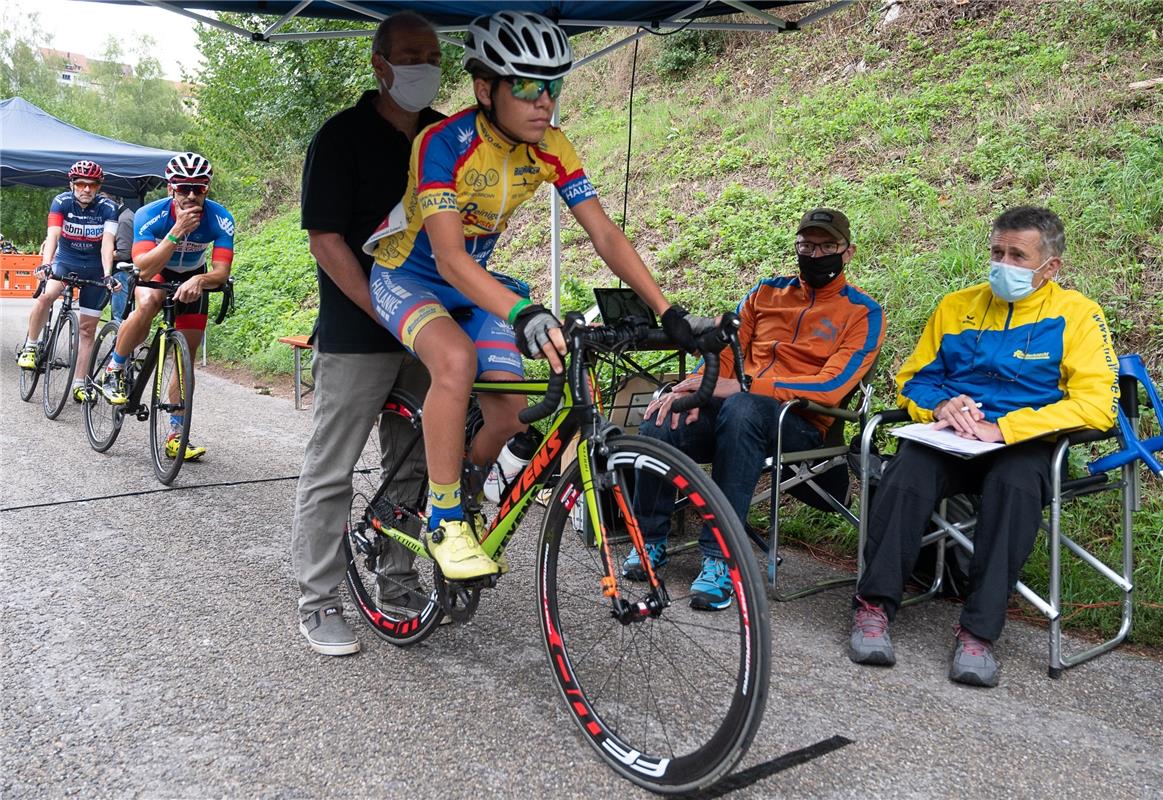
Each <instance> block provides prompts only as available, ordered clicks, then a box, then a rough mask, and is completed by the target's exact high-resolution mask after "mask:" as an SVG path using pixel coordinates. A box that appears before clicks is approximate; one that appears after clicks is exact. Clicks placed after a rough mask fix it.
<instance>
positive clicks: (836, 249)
mask: <svg viewBox="0 0 1163 800" xmlns="http://www.w3.org/2000/svg"><path fill="white" fill-rule="evenodd" d="M847 249H848V243H847V242H820V243H819V244H817V243H816V242H805V241H803V240H802V239H801V240H799V241H797V242H796V252H797V253H799V254H800V255H801V256H810V255H814V254H815V253H816V251H817V250H818V251H820V255H822V256H834V255H836V254H837V253H842V252H844V251H845V250H847Z"/></svg>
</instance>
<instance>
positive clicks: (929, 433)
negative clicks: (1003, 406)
mask: <svg viewBox="0 0 1163 800" xmlns="http://www.w3.org/2000/svg"><path fill="white" fill-rule="evenodd" d="M891 432H892V435H893V436H899V437H900V438H901V439H909V440H911V441H914V442H920V443H921V444H924V445H928V446H929V447H935V448H937V449H938V450H944V451H945V452H946V453H953V454H954V455H958V456H961V457H962V458H973V456H979V455H981V454H982V453H988V452H990V451H991V450H997V449H998V448H1001V447H1005V443H1003V442H982V441H980V440H978V439H963V438H961V437H960V436H958V435H957V434H955V433H952V432H951V431H950V430H949V429H947V428H942V429H941V430H939V431H935V430H933V426H932V424H931V423H927V422H915V423H913V424H912V425H902V426H901V427H899V428H893V429H892V431H891Z"/></svg>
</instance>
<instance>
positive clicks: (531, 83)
mask: <svg viewBox="0 0 1163 800" xmlns="http://www.w3.org/2000/svg"><path fill="white" fill-rule="evenodd" d="M507 80H508V81H509V86H510V87H512V90H513V97H516V98H517V99H518V100H530V101H532V100H536V99H537V98H538V97H540V96H541V93H542V92H549V99H550V100H556V99H557V96H558V95H560V94H561V86H562V84H563V83H565V78H554V79H553V80H551V81H547V80H544V79H540V78H508V79H507Z"/></svg>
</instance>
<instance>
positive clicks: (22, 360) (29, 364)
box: [16, 344, 36, 369]
mask: <svg viewBox="0 0 1163 800" xmlns="http://www.w3.org/2000/svg"><path fill="white" fill-rule="evenodd" d="M16 366H18V367H20V368H21V369H36V345H34V344H30V345H26V346H25V348H24V349H23V350H21V351H20V355H18V356H17V357H16Z"/></svg>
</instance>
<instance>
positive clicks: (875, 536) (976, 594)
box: [857, 441, 1054, 641]
mask: <svg viewBox="0 0 1163 800" xmlns="http://www.w3.org/2000/svg"><path fill="white" fill-rule="evenodd" d="M1053 452H1054V445H1053V443H1050V442H1044V441H1032V442H1023V443H1021V444H1016V445H1011V446H1010V447H1006V448H1003V449H1001V450H997V451H995V452H993V453H988V454H986V455H983V456H978V457H976V458H972V459H963V458H960V457H958V456H954V455H950V454H948V453H944V452H942V451H940V450H936V449H933V448H931V447H926V446H925V445H923V444H917V443H915V442H907V441H906V442H902V443H901V446H900V449H899V450H898V452H897V455H896V456H895V457H894V458H892V459H891V460H890V461H889V463H888V465H887V467H885V471H884V477H883V478H882V479H881V481H880V485H879V487H878V488H877V490H876V496H875V498H874V499H873V501H872V509H871V511H870V512H869V522H868V541H867V542H866V543H865V546H864V575H863V576H862V577H861V579H860V583H859V585H858V586H857V593H858V594H859V595H860V596H861V597H863V598H864V599H865V600H867V601H869V602H872V603H877V604H879V605H882V606H884V609H885V611H886V612H887V613H888V617H889V619H892V618H893V617H894V616H895V615H896V612H897V609H898V608H900V602H901V594H902V592H903V591H904V585H905V580H906V578H908V576H909V575H910V574H912V571H913V566H914V565H915V563H916V560H917V556H918V554H919V553H920V550H921V537H922V536H923V535H924V534H925V532H926V531H928V530H929V518H930V516H931V514H932V513H933V511H934V510H935V509H936V508H937V504H938V503H939V502H940V500H941V499H942V498H945V497H950V496H952V495H955V494H962V493H966V494H980V495H981V512H980V514H979V515H978V519H977V527H976V528H975V532H974V535H973V547H974V550H973V558H972V560H971V561H970V565H969V596H968V597H967V598H966V601H965V607H964V608H963V609H962V611H961V626H962V627H963V628H965V629H966V630H968V631H969V632H970V633H972V634H974V635H975V636H978V637H980V638H982V639H987V640H989V641H993V640H995V639H997V638H998V636H999V635H1001V629H1002V627H1003V626H1004V625H1005V616H1006V608H1007V606H1008V604H1009V596H1010V593H1011V592H1012V591H1013V589H1014V585H1015V584H1017V582H1018V575H1019V573H1020V572H1021V569H1022V566H1023V565H1024V564H1025V563H1026V559H1027V558H1029V556H1030V551H1031V550H1032V549H1033V547H1034V540H1035V539H1036V538H1037V535H1038V525H1039V523H1040V522H1041V519H1042V509H1043V508H1044V507H1045V506H1046V505H1047V504H1048V503H1049V502H1050V492H1051V488H1050V460H1051V458H1052V456H1053Z"/></svg>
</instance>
